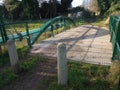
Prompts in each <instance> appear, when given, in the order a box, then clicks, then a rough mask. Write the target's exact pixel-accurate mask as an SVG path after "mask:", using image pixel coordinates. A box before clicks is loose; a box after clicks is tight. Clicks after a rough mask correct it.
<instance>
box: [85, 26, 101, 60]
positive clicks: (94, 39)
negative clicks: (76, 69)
mask: <svg viewBox="0 0 120 90" xmlns="http://www.w3.org/2000/svg"><path fill="white" fill-rule="evenodd" d="M92 27H94V26H93V25H92ZM99 30H100V28H99V29H98V30H97V32H96V34H95V36H94V38H93V39H92V41H91V43H90V45H89V46H88V49H87V51H86V54H85V55H84V57H83V60H85V57H86V56H87V54H88V51H89V49H90V48H91V46H92V44H93V42H94V40H95V37H96V36H97V33H98V32H99Z"/></svg>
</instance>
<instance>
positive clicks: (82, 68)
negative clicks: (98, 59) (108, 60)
mask: <svg viewBox="0 0 120 90" xmlns="http://www.w3.org/2000/svg"><path fill="white" fill-rule="evenodd" d="M109 68H110V67H108V66H97V65H91V64H84V63H76V62H69V64H68V85H67V86H61V85H58V84H57V79H54V80H53V81H52V82H51V83H50V84H49V85H48V90H114V89H113V88H112V85H111V82H110V81H108V79H107V75H108V73H109Z"/></svg>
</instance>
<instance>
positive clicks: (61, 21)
mask: <svg viewBox="0 0 120 90" xmlns="http://www.w3.org/2000/svg"><path fill="white" fill-rule="evenodd" d="M66 22H71V23H72V24H74V25H75V23H74V21H73V20H72V19H70V18H68V17H63V16H58V17H55V18H53V19H51V20H49V21H47V22H46V23H45V24H43V25H42V26H40V27H38V28H36V29H32V30H30V29H29V23H30V22H29V21H25V22H17V23H3V20H2V19H1V23H0V44H3V43H6V42H7V40H8V39H15V40H18V39H19V40H22V38H27V42H28V45H29V46H31V45H32V44H34V43H35V41H36V40H37V39H38V37H39V36H40V35H41V34H42V33H43V32H46V31H51V34H52V36H54V33H53V30H54V29H55V28H56V27H55V26H57V28H58V27H62V26H64V27H65V26H66ZM19 24H22V27H24V29H25V30H24V32H18V31H19V30H16V29H15V27H14V26H15V25H19ZM11 29H14V32H11V31H12V30H11Z"/></svg>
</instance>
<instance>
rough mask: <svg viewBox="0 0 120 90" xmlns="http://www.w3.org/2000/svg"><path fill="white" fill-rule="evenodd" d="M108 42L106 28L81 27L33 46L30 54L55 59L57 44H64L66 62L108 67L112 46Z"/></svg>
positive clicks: (108, 36)
mask: <svg viewBox="0 0 120 90" xmlns="http://www.w3.org/2000/svg"><path fill="white" fill-rule="evenodd" d="M109 40H110V35H109V31H108V29H107V28H105V27H104V28H100V27H97V26H92V25H82V26H79V27H77V28H72V29H70V30H67V31H66V32H62V33H60V34H58V35H56V36H55V37H54V38H49V39H47V40H44V41H41V42H40V43H37V44H34V45H33V48H32V49H31V51H30V53H32V54H38V53H40V54H42V55H45V56H50V57H56V56H57V54H56V53H57V43H59V42H64V43H65V44H66V46H67V58H68V60H75V61H81V62H86V63H92V64H99V65H110V64H111V56H112V46H111V43H110V42H109Z"/></svg>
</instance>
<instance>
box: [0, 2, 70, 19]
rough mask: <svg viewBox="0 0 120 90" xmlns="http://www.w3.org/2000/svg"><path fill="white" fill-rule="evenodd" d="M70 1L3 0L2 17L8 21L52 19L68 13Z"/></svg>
mask: <svg viewBox="0 0 120 90" xmlns="http://www.w3.org/2000/svg"><path fill="white" fill-rule="evenodd" d="M71 2H72V0H61V1H60V0H49V1H46V0H22V1H19V0H4V4H3V5H2V6H0V8H1V10H2V11H3V13H2V14H3V17H4V18H6V19H10V20H28V19H32V20H35V19H40V18H52V17H55V16H57V15H60V14H65V13H67V12H68V8H69V7H71Z"/></svg>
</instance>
